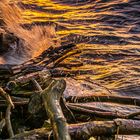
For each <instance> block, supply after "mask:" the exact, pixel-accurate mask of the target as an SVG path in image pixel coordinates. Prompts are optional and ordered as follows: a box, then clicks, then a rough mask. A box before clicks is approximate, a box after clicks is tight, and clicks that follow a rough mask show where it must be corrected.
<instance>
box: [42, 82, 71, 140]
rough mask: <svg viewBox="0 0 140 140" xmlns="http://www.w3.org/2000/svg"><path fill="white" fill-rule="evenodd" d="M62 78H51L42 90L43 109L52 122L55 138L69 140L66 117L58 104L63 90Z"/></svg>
mask: <svg viewBox="0 0 140 140" xmlns="http://www.w3.org/2000/svg"><path fill="white" fill-rule="evenodd" d="M65 87H66V83H65V81H64V80H58V81H56V80H53V81H52V83H51V84H50V86H49V87H48V88H46V89H45V90H44V91H43V92H42V98H43V102H44V105H45V109H46V111H47V112H48V116H49V118H50V120H51V123H52V128H53V132H54V137H55V139H56V140H70V136H69V133H68V128H67V123H66V119H65V117H64V115H63V112H62V110H61V106H60V98H61V97H62V94H63V92H64V90H65Z"/></svg>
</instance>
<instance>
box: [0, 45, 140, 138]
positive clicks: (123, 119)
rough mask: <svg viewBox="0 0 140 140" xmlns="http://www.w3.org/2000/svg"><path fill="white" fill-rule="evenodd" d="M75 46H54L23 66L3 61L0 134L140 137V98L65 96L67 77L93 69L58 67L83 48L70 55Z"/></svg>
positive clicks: (0, 78)
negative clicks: (64, 68) (65, 78)
mask: <svg viewBox="0 0 140 140" xmlns="http://www.w3.org/2000/svg"><path fill="white" fill-rule="evenodd" d="M74 48H75V45H73V44H69V45H66V46H61V47H59V48H53V47H51V48H49V49H48V50H46V51H45V52H43V53H42V54H41V55H40V56H38V57H36V58H34V59H32V60H30V61H28V62H26V63H24V64H22V65H6V64H5V65H0V80H1V83H0V84H1V88H0V95H1V98H0V108H1V111H0V112H1V121H0V130H1V131H0V132H1V138H3V139H4V138H8V137H10V139H41V140H42V139H45V140H46V139H56V140H70V139H75V140H77V139H81V140H84V139H85V140H87V139H89V138H90V137H95V138H97V139H98V138H99V137H98V136H100V139H109V138H110V139H115V135H116V139H123V138H122V137H124V138H128V137H129V138H130V139H135V138H137V139H140V137H139V136H138V135H140V107H139V106H140V98H135V97H125V96H118V95H110V96H108V95H102V94H101V95H98V96H97V95H94V93H93V95H86V96H83V95H82V96H67V97H64V96H63V92H64V90H65V89H66V86H67V85H66V82H65V80H63V77H65V76H67V77H73V76H75V75H77V74H81V75H83V74H89V73H90V74H92V71H91V70H84V71H82V70H76V71H74V70H73V71H66V70H63V69H62V68H58V67H57V65H58V64H59V63H60V62H61V61H62V60H63V59H65V58H66V57H68V56H69V55H73V54H75V53H80V52H79V51H77V50H76V51H73V53H70V54H69V51H71V50H74ZM63 56H65V57H63ZM73 65H76V64H73ZM77 65H79V64H77ZM67 66H69V65H68V64H67ZM69 67H70V66H69ZM120 110H121V111H120ZM122 110H124V112H122ZM7 132H8V133H7ZM126 135H130V136H126Z"/></svg>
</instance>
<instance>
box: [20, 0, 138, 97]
mask: <svg viewBox="0 0 140 140" xmlns="http://www.w3.org/2000/svg"><path fill="white" fill-rule="evenodd" d="M19 4H20V5H21V6H23V7H24V8H25V9H26V10H25V12H24V18H25V22H26V24H38V25H45V24H48V23H52V24H55V25H56V29H57V34H58V35H59V37H60V39H61V40H62V44H67V43H75V44H76V45H77V49H78V50H81V53H80V54H75V55H72V56H71V55H70V56H69V57H67V58H66V59H65V60H63V62H61V63H60V64H59V67H61V66H63V69H69V70H70V69H72V70H75V69H83V70H85V69H86V70H87V69H90V70H93V74H92V76H91V75H89V76H88V75H87V76H86V78H88V79H90V80H91V81H94V82H93V83H92V84H91V83H90V84H88V83H86V82H85V81H84V82H83V81H82V80H81V79H82V78H83V79H84V78H85V76H84V77H82V76H80V77H76V78H77V79H79V82H80V84H81V85H82V86H83V87H84V88H85V87H86V89H87V90H90V91H92V93H95V94H96V93H102V94H107V93H108V90H109V91H111V93H112V94H121V95H128V96H138V95H139V94H140V1H139V0H63V1H62V0H23V1H22V2H19ZM81 62H82V63H84V65H83V66H78V67H76V66H75V65H71V67H64V65H63V64H67V63H69V64H73V63H81ZM100 85H102V87H101V86H100ZM106 88H107V89H108V90H106Z"/></svg>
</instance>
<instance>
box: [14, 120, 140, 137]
mask: <svg viewBox="0 0 140 140" xmlns="http://www.w3.org/2000/svg"><path fill="white" fill-rule="evenodd" d="M68 130H69V133H70V136H71V139H73V140H76V139H82V140H87V139H89V138H90V137H92V136H105V135H108V136H110V135H130V134H133V135H140V121H137V120H126V119H115V120H113V121H92V122H87V123H79V124H71V125H69V126H68ZM50 133H51V132H49V131H48V130H47V129H45V128H42V129H38V130H33V131H31V132H26V133H23V134H20V135H17V136H15V137H13V139H23V140H25V139H34V140H37V139H49V137H51V135H50ZM132 137H133V136H132Z"/></svg>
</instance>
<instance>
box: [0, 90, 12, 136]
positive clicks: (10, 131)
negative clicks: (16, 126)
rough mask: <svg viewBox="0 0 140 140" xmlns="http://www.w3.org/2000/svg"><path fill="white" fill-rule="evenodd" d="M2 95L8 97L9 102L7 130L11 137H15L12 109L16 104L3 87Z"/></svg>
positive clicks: (6, 116)
mask: <svg viewBox="0 0 140 140" xmlns="http://www.w3.org/2000/svg"><path fill="white" fill-rule="evenodd" d="M0 95H1V96H2V97H3V98H5V99H6V101H7V104H8V106H7V109H6V115H5V121H6V126H7V131H8V133H9V137H13V136H14V132H13V129H12V125H11V120H10V115H11V109H12V108H14V104H13V102H12V100H11V97H10V96H9V95H8V94H7V93H6V92H5V91H4V90H3V89H2V88H0Z"/></svg>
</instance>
